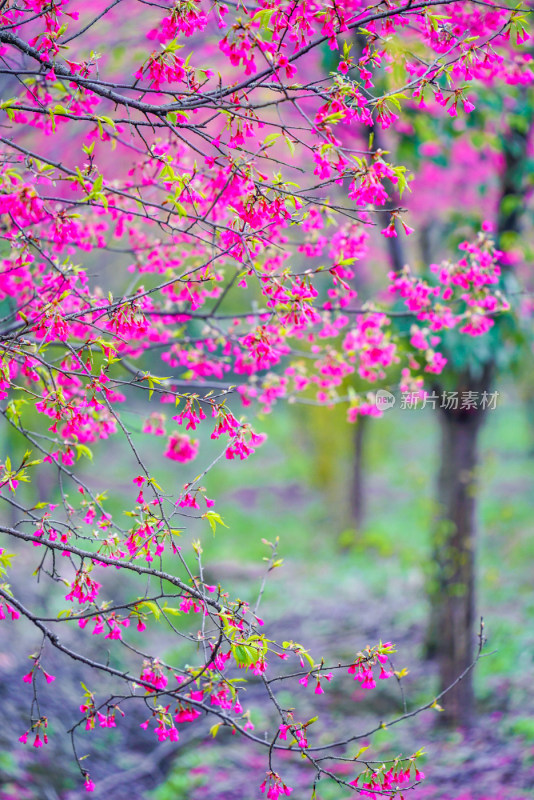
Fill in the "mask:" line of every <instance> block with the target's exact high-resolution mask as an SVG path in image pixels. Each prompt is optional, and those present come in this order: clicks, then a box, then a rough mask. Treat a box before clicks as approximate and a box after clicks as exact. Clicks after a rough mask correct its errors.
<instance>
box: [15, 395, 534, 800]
mask: <svg viewBox="0 0 534 800" xmlns="http://www.w3.org/2000/svg"><path fill="white" fill-rule="evenodd" d="M436 413H437V412H436ZM127 422H128V425H129V426H130V427H131V428H132V429H136V428H139V429H140V427H141V424H140V422H141V417H136V416H135V415H134V414H131V418H130V417H129V418H128V420H127ZM257 429H258V430H262V431H265V432H266V433H267V434H268V440H267V442H266V443H265V444H264V445H263V446H262V448H261V449H259V450H258V452H257V453H256V454H255V456H253V457H252V458H250V459H249V460H247V461H246V462H231V463H227V464H225V465H223V467H224V468H219V467H217V468H215V469H214V470H213V471H212V472H211V473H209V474H208V476H207V477H206V479H205V485H206V488H207V493H208V495H209V496H211V497H214V498H216V500H217V505H216V510H217V511H218V512H219V513H220V514H221V515H222V517H223V519H224V521H225V523H226V524H227V525H228V528H221V527H219V528H218V530H217V534H216V536H213V535H212V533H211V531H210V529H209V526H208V525H207V524H206V522H205V521H199V522H194V523H193V524H192V526H191V530H190V533H189V534H187V536H184V537H183V551H184V552H185V553H187V552H191V551H190V541H191V538H199V539H200V540H201V542H202V547H203V549H204V563H205V565H206V570H207V573H206V574H207V576H208V577H209V578H210V577H211V578H213V579H214V580H217V581H220V582H221V583H222V584H223V585H224V586H225V588H227V589H228V590H229V591H230V592H231V593H232V594H233V595H234V596H235V595H236V594H237V595H239V596H241V597H243V598H246V599H252V600H253V599H254V597H255V595H256V594H257V591H258V589H259V586H260V583H261V576H262V571H263V569H264V562H263V561H262V559H263V558H264V557H265V556H266V555H267V554H268V548H267V547H266V546H265V544H264V543H262V539H268V540H270V541H273V540H274V538H275V537H277V536H278V537H279V539H280V544H279V552H280V556H281V557H282V558H283V559H284V564H283V566H282V568H280V569H279V570H276V571H275V572H274V574H273V575H272V577H271V578H270V580H269V581H268V583H267V587H266V591H265V594H264V597H263V600H262V616H263V617H264V618H265V619H266V620H270V621H271V625H272V627H271V630H272V631H273V633H274V634H275V635H276V636H277V637H280V638H291V639H293V640H295V641H302V642H304V643H305V644H306V645H307V646H309V647H310V649H311V650H312V651H313V653H314V655H323V654H324V655H325V656H327V657H331V658H333V659H338V658H340V657H341V656H342V655H344V654H345V653H347V654H350V653H354V651H356V650H358V649H360V648H362V647H364V646H365V645H366V644H368V643H369V644H373V643H375V642H376V641H377V640H378V639H379V638H382V639H383V640H387V639H389V640H392V641H394V642H396V643H397V645H398V650H399V654H398V656H397V657H396V662H395V666H396V667H397V668H399V667H400V666H406V667H407V668H408V669H409V675H408V678H407V681H406V689H407V692H408V696H409V702H410V704H411V705H412V706H416V705H418V704H420V703H423V702H426V701H427V700H428V699H429V698H432V696H433V694H434V692H435V688H436V685H437V683H436V675H435V666H434V665H432V664H428V663H426V662H424V660H423V658H422V641H423V637H424V630H425V620H426V615H427V605H426V599H425V580H426V574H427V569H428V563H429V555H430V542H429V530H430V526H431V520H432V515H433V487H434V475H435V472H436V451H437V445H438V426H437V420H436V417H435V416H434V415H433V414H432V412H429V413H427V412H426V411H421V410H417V411H409V410H404V411H403V410H401V409H400V408H398V407H397V408H395V409H393V410H392V411H390V412H389V413H388V414H387V415H385V417H384V418H383V419H382V420H379V421H372V422H371V424H370V425H369V430H368V436H367V439H366V444H365V446H366V453H365V462H364V472H365V482H366V489H367V491H366V494H367V516H366V523H365V526H364V528H363V529H362V530H360V531H359V532H358V533H357V534H355V532H354V531H352V530H351V528H350V520H349V519H348V512H347V508H348V493H349V492H350V475H351V450H352V441H351V439H352V436H353V430H352V429H351V428H350V427H348V426H347V425H345V423H344V421H343V415H342V414H341V413H339V412H334V413H332V412H329V411H327V410H316V409H311V410H308V409H305V408H302V407H299V408H283V407H280V408H279V409H277V410H276V411H275V413H274V414H273V415H271V416H269V417H266V418H265V419H264V420H262V421H261V422H260V424H258V426H257ZM140 441H141V442H142V447H143V452H144V454H145V455H146V457H147V458H148V459H149V460H153V463H154V465H155V475H156V478H157V479H158V480H159V479H161V481H162V483H163V484H164V485H169V481H171V480H172V481H175V482H176V485H177V486H180V485H181V484H183V483H184V482H185V481H186V480H188V479H190V477H191V470H190V467H189V466H185V467H184V466H180V465H176V464H173V463H171V462H167V463H165V464H164V465H163V466H162V459H161V457H160V455H158V453H160V452H161V445H162V441H161V440H155V439H154V438H152V437H142V438H141V439H140ZM531 448H532V442H531V441H530V438H529V427H528V425H527V420H526V417H525V414H524V411H523V409H522V407H521V406H520V405H519V404H518V403H517V401H516V400H515V399H514V396H513V392H512V390H511V389H510V390H508V391H506V392H505V391H504V389H503V391H502V392H501V398H500V405H499V407H498V409H497V410H495V411H491V412H489V413H488V415H487V423H486V426H485V429H484V431H483V434H482V446H481V466H480V480H479V483H480V491H479V547H478V571H479V599H478V606H479V611H480V614H483V616H484V618H485V622H486V633H487V635H488V638H489V643H488V650H489V651H494V652H493V654H492V655H490V656H488V657H487V658H485V659H483V660H482V661H481V662H480V663H479V665H478V667H477V670H476V676H475V684H476V692H477V698H478V704H479V722H478V725H477V727H476V728H475V730H474V731H472V732H471V733H470V734H469V736H466V735H464V734H463V733H462V732H453V733H444V732H443V731H440V730H439V729H438V728H436V725H435V723H436V719H437V714H436V712H428V713H425V714H423V715H421V716H420V717H418V718H417V719H416V720H415V721H414V723H413V724H411V725H406V726H405V725H401V726H398V727H396V728H392V729H390V730H388V731H385V732H383V733H382V734H381V735H380V737H379V738H378V740H377V741H375V742H374V745H373V746H374V747H375V748H376V749H375V753H376V754H377V757H379V758H386V757H387V756H388V755H389V754H391V753H392V752H393V753H397V752H400V751H404V752H407V751H410V752H411V751H413V750H415V749H417V748H419V747H421V746H423V745H424V746H425V748H426V750H427V753H428V757H427V766H426V767H425V771H426V773H427V776H428V777H427V780H426V781H425V783H424V785H423V786H422V787H420V788H418V789H417V790H416V792H415V793H413V797H414V800H417V798H420V800H427V799H428V800H438V798H439V800H475V798H476V799H477V800H523V798H532V797H534V794H533V793H532V792H531V790H530V789H529V787H532V786H533V785H534V722H533V719H534V713H533V712H534V700H533V699H532V691H531V676H532V674H533V661H534V625H533V621H534V594H533V592H532V567H531V565H532V557H533V556H534V537H533V536H532V535H531V519H532V512H533V504H534V497H533V494H532V488H531V487H532V486H533V478H534V459H532V457H531V455H530V451H531ZM100 455H101V456H102V453H101V454H100ZM104 457H105V458H104V461H102V467H103V469H107V470H108V472H109V485H110V488H115V489H124V491H125V492H129V493H130V495H131V493H132V489H131V475H130V474H129V472H128V471H127V463H128V461H127V458H126V454H124V453H122V451H121V449H120V447H118V446H116V445H114V446H113V448H112V449H111V450H109V451H107V452H106V453H104ZM96 458H97V459H98V458H99V456H98V454H96ZM206 460H207V457H206ZM164 461H165V460H164ZM104 462H105V463H104ZM202 466H203V464H199V468H201V467H202ZM115 511H117V513H120V511H121V509H119V508H117V509H115ZM27 647H31V644H28V643H27V642H24V643H20V648H22V649H24V654H27V652H29V650H28V649H27ZM22 649H21V658H23V657H24V654H23V653H22ZM163 649H165V647H163ZM167 650H169V648H168V646H167ZM11 655H12V654H11ZM162 655H168V656H171V655H172V653H171V652H167V653H164V652H162ZM178 655H179V654H178V653H176V652H174V656H175V657H177V656H178ZM3 658H4V660H5V661H6V664H7V661H9V657H8V655H7V649H6V650H5V653H4V657H3ZM2 666H3V662H2V658H0V671H1V669H2ZM8 668H9V670H13V671H14V673H15V674H18V675H20V674H21V673H20V668H19V666H18V665H16V664H13V665H11V666H10V665H9V664H7V667H6V670H7V669H8ZM6 674H7V673H6ZM79 679H81V678H80V676H77V675H74V676H73V681H74V684H76V686H79V682H78V683H77V681H79ZM386 683H387V682H386ZM74 684H73V685H74ZM6 686H7V683H6ZM0 689H1V686H0ZM73 691H75V688H74V689H73ZM0 693H1V692H0ZM9 702H11V703H12V702H13V701H12V698H11V699H9V698H8V699H6V703H8V706H9ZM8 706H4V707H5V708H8ZM9 708H11V707H10V706H9ZM397 708H398V698H397V697H396V696H394V695H393V694H392V692H391V691H390V690H389V688H386V687H383V688H382V691H381V692H380V693H377V696H376V699H373V700H372V702H371V703H370V704H369V705H365V704H364V703H362V702H361V698H360V697H359V696H358V695H357V693H354V694H353V695H350V694H347V693H343V692H342V691H341V690H338V689H334V688H333V689H332V691H330V692H328V693H327V694H326V695H325V699H324V702H323V706H322V711H321V714H324V715H325V717H326V718H327V719H328V720H329V721H330V723H331V725H332V726H333V728H334V729H336V730H337V729H339V730H344V729H346V728H347V727H348V726H353V727H356V726H357V727H356V729H358V730H359V729H361V727H362V726H364V725H365V724H366V722H367V721H375V722H376V720H377V718H379V719H382V718H386V719H387V718H390V717H391V716H392V715H393V716H394V713H393V714H390V711H393V712H395V711H396V710H397ZM9 713H11V712H9ZM15 713H18V712H17V710H16V708H15V706H13V715H15ZM7 717H8V713H7V711H6V719H7ZM253 721H254V723H255V724H256V727H257V729H261V725H262V722H263V721H264V720H263V719H262V718H261V714H260V715H257V716H256V717H255V718H253ZM132 724H134V723H132ZM136 725H137V723H135V724H134V727H133V728H132V730H131V731H127V730H126V729H124V731H120V732H106V735H105V737H108V738H105V737H99V738H98V750H99V752H98V753H96V757H97V759H98V761H97V760H96V759H95V768H96V769H98V763H100V762H102V763H104V762H105V760H106V752H107V749H108V748H109V750H110V751H111V749H113V751H114V752H119V751H121V752H122V756H121V757H120V758H119V760H118V761H117V763H116V764H115V763H114V764H113V770H112V771H111V774H108V773H109V768H108V769H106V770H105V771H104V774H108V777H107V778H104V780H103V781H102V782H101V785H100V788H101V789H102V791H104V794H106V793H109V792H111V793H112V794H113V795H114V797H116V798H117V799H118V800H123V798H126V797H128V798H134V800H137V798H140V799H141V800H222V798H224V800H256V799H257V798H258V797H259V796H261V795H259V792H258V791H257V785H258V784H259V783H260V782H261V781H259V780H257V776H258V775H261V773H262V772H263V771H264V769H265V762H264V754H262V753H258V752H256V751H255V750H254V749H253V748H248V747H243V746H242V745H240V744H239V742H236V740H235V738H234V737H231V736H229V737H226V738H225V736H224V733H223V734H222V736H221V737H218V739H217V741H216V742H215V743H213V744H207V743H206V742H205V740H204V739H197V738H195V739H191V740H189V743H188V741H187V739H186V737H183V739H182V740H181V742H180V745H179V747H178V748H177V749H175V748H174V747H171V748H170V749H169V748H165V746H164V749H158V748H156V749H154V750H152V748H153V745H154V742H152V738H153V737H150V743H149V750H147V757H146V758H145V759H144V758H143V756H142V754H143V748H144V747H145V746H146V744H144V742H145V739H146V734H144V733H143V732H139V728H138V727H136ZM19 727H20V726H19ZM123 727H124V726H123ZM134 728H135V729H134ZM19 734H20V732H19ZM19 734H17V735H19ZM108 734H109V736H108ZM141 734H142V735H143V737H145V738H143V741H142V742H141V740H140V735H141ZM193 735H194V736H196V735H197V734H193ZM118 736H124V737H125V738H124V740H121V742H122V745H121V742H118V740H117V741H115V739H114V738H113V737H118ZM129 737H130V738H129ZM0 744H1V733H0ZM117 745H119V746H117ZM0 749H1V748H0ZM158 753H160V754H161V757H160V755H158ZM51 758H52V761H51V762H50V764H49V765H48V766H46V765H44V767H42V769H41V772H40V773H39V775H38V776H37V778H38V780H40V781H41V784H39V785H42V787H43V788H42V791H41V790H39V791H38V793H37V794H36V793H35V791H34V790H33V789H28V793H27V794H26V795H25V797H27V798H28V800H41V795H42V797H43V798H45V797H46V798H47V800H48V797H50V798H54V800H55V799H56V798H59V797H61V799H62V800H63V798H64V797H65V798H69V800H74V798H76V797H78V796H79V789H75V788H74V789H73V790H72V791H70V792H69V786H72V787H75V786H77V782H76V781H75V780H73V779H72V777H71V776H69V775H66V776H65V777H62V778H61V781H60V780H59V778H58V779H57V780H56V783H55V784H54V788H53V789H52V788H51V786H52V783H53V781H52V779H51V778H50V775H51V772H50V770H52V769H53V763H54V757H52V756H51ZM55 758H56V762H55V763H59V761H61V762H62V763H63V762H67V761H68V759H69V756H68V754H67V753H59V752H58V753H57V754H56V756H55ZM21 763H22V768H23V769H24V770H26V769H34V768H33V767H29V766H26V765H25V762H24V763H23V762H21ZM244 765H245V767H246V768H245V769H244ZM282 766H283V768H284V770H286V769H287V770H288V780H289V783H290V785H292V786H294V787H295V791H294V794H293V795H292V797H294V798H295V800H301V798H302V800H304V798H308V797H309V791H308V789H307V787H309V780H308V779H309V775H307V774H306V773H305V772H302V771H301V770H297V771H296V772H295V771H293V772H292V771H291V769H292V768H290V767H289V765H285V764H283V765H282ZM20 768H21V767H20V764H19V765H17V763H16V759H15V758H14V756H12V755H11V754H8V753H7V752H5V753H3V754H1V757H0V798H1V800H4V798H9V800H12V798H13V797H14V796H15V795H12V794H9V793H3V792H2V780H3V781H4V783H5V781H6V776H7V780H8V781H9V780H10V779H11V778H10V775H11V773H12V774H13V776H14V777H16V775H19V779H20V775H21V773H20ZM17 770H18V772H17ZM27 774H28V775H30V773H27ZM31 775H33V777H32V778H31V780H32V781H34V780H37V779H36V778H35V775H36V773H35V771H34V772H32V773H31ZM128 776H131V777H128ZM132 780H135V789H134V790H132V789H131V788H130V787H131V781H132ZM32 785H33V784H32ZM251 787H252V788H251ZM17 791H18V790H17ZM39 792H41V793H39ZM54 792H55V794H54ZM15 794H16V793H15ZM104 794H102V792H101V791H100V789H97V793H96V794H95V796H96V797H97V796H104ZM410 796H412V795H410ZM20 797H21V798H22V795H20ZM318 797H319V798H320V800H344V794H343V792H342V790H340V789H339V787H337V786H335V785H333V784H332V785H330V786H329V785H323V786H321V787H320V791H318Z"/></svg>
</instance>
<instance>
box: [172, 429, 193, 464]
mask: <svg viewBox="0 0 534 800" xmlns="http://www.w3.org/2000/svg"><path fill="white" fill-rule="evenodd" d="M197 453H198V441H197V440H196V439H190V438H189V436H188V435H187V434H185V433H177V432H175V433H172V434H171V435H170V437H169V441H168V443H167V449H166V451H165V453H164V454H163V455H164V456H165V457H166V458H170V459H171V460H172V461H180V462H181V463H182V464H186V463H187V462H188V461H193V459H194V458H196V455H197Z"/></svg>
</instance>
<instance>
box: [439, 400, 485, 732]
mask: <svg viewBox="0 0 534 800" xmlns="http://www.w3.org/2000/svg"><path fill="white" fill-rule="evenodd" d="M482 414H483V412H482V411H481V410H480V409H478V410H473V411H470V412H466V411H464V412H461V411H452V410H443V411H442V413H441V415H440V417H441V418H440V423H441V448H440V461H441V465H440V470H439V475H438V486H437V498H438V504H439V507H438V519H437V522H436V531H435V541H434V547H435V552H434V559H435V569H436V576H435V580H434V586H433V593H432V595H433V596H432V601H433V603H432V604H433V623H434V626H435V630H434V631H433V637H434V639H435V650H436V656H437V660H438V665H439V676H440V689H445V688H447V687H448V686H451V684H452V683H454V681H455V680H456V679H457V678H458V677H459V676H460V675H461V674H462V673H463V672H464V671H465V670H466V669H467V668H468V667H469V665H470V664H471V663H472V660H473V653H474V641H473V637H474V620H475V614H476V610H475V607H476V596H475V542H476V490H477V468H478V435H479V432H480V429H481V426H482ZM442 706H443V708H444V711H443V721H444V722H446V723H453V724H456V725H464V726H468V725H469V724H470V723H471V721H472V718H473V713H474V695H473V681H472V675H471V672H469V673H468V674H467V675H465V677H464V678H463V679H462V680H461V681H460V682H459V683H458V684H457V685H456V686H455V687H454V688H453V689H451V690H450V692H448V694H447V695H446V696H445V698H444V701H443V703H442Z"/></svg>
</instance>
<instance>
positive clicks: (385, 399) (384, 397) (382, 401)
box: [375, 389, 395, 411]
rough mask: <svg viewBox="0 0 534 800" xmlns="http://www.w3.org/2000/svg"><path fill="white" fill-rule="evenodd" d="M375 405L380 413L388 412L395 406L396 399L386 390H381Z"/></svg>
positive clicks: (377, 394)
mask: <svg viewBox="0 0 534 800" xmlns="http://www.w3.org/2000/svg"><path fill="white" fill-rule="evenodd" d="M375 405H376V407H377V408H378V409H379V411H387V410H388V409H389V408H393V406H394V405H395V397H394V395H392V394H391V392H388V391H386V389H379V390H378V391H377V393H376V397H375Z"/></svg>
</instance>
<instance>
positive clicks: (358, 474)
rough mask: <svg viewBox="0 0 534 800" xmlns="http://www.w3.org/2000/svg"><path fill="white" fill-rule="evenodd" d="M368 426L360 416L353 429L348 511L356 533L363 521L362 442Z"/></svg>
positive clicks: (367, 419)
mask: <svg viewBox="0 0 534 800" xmlns="http://www.w3.org/2000/svg"><path fill="white" fill-rule="evenodd" d="M368 424H369V418H368V417H364V416H360V417H359V419H358V421H357V422H356V425H355V428H354V457H353V459H352V483H351V492H350V511H351V518H352V522H353V524H354V527H355V528H356V530H357V531H359V530H361V528H362V525H363V521H364V519H365V484H364V442H365V439H366V431H367V428H368Z"/></svg>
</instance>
